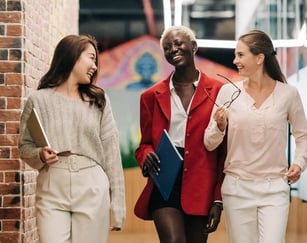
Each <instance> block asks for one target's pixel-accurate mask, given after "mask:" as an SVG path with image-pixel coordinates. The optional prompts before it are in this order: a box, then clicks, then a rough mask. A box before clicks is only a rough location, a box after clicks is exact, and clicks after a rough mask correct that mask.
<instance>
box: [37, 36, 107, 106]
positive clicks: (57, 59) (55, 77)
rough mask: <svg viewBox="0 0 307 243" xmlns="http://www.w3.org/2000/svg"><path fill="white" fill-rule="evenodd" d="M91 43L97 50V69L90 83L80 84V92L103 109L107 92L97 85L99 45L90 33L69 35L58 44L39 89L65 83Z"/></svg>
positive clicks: (87, 99)
mask: <svg viewBox="0 0 307 243" xmlns="http://www.w3.org/2000/svg"><path fill="white" fill-rule="evenodd" d="M88 44H91V45H92V46H93V47H94V49H95V52H96V60H95V64H96V66H97V70H96V71H95V73H94V74H93V76H92V77H91V81H90V83H89V84H79V88H78V90H79V94H80V96H81V99H82V100H83V101H89V103H90V105H92V104H94V105H96V106H97V107H98V108H99V109H101V111H103V110H104V107H105V104H106V98H105V92H104V90H103V89H101V88H100V87H98V86H96V85H95V80H96V77H97V72H98V70H99V65H98V54H99V53H98V47H97V42H96V40H95V38H94V37H92V36H88V35H68V36H66V37H64V38H63V39H62V40H61V41H60V42H59V43H58V44H57V46H56V48H55V51H54V54H53V58H52V61H51V65H50V67H49V70H48V71H47V73H46V74H45V75H43V77H42V78H41V79H40V81H39V85H38V88H37V89H45V88H53V87H57V86H59V85H60V84H62V83H64V82H65V81H66V80H67V79H68V77H69V75H70V73H71V71H72V70H73V68H74V66H75V63H76V62H77V60H78V59H79V57H80V55H81V54H82V52H83V51H84V50H85V49H86V47H87V45H88Z"/></svg>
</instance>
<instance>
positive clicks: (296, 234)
mask: <svg viewBox="0 0 307 243" xmlns="http://www.w3.org/2000/svg"><path fill="white" fill-rule="evenodd" d="M124 172H125V181H126V183H125V184H126V195H127V196H126V201H127V202H126V205H127V217H126V224H125V227H124V230H123V231H117V232H111V233H110V237H109V241H108V243H124V242H125V243H159V239H158V237H157V234H156V231H155V228H154V225H153V222H152V221H143V220H140V219H139V218H137V217H136V216H135V215H134V213H133V208H134V205H135V202H136V199H137V198H138V196H139V194H140V193H141V191H142V189H143V187H144V184H145V182H146V180H145V179H144V177H142V176H141V173H140V171H139V169H138V168H134V169H129V170H128V169H127V170H125V171H124ZM208 243H228V239H227V234H226V226H225V219H224V214H222V218H221V223H220V224H219V227H218V229H217V231H216V232H214V233H212V234H210V235H209V239H208ZM247 243H248V242H247ZM272 243H275V242H272ZM286 243H307V203H302V201H301V200H299V199H298V198H294V197H293V198H292V200H291V204H290V212H289V219H288V228H287V235H286Z"/></svg>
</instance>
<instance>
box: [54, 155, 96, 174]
mask: <svg viewBox="0 0 307 243" xmlns="http://www.w3.org/2000/svg"><path fill="white" fill-rule="evenodd" d="M96 165H97V163H96V162H95V161H93V160H91V159H89V158H87V157H84V156H78V155H70V156H59V161H58V162H56V163H54V164H52V165H50V166H49V167H50V168H60V169H67V170H69V171H72V172H78V171H79V170H83V169H87V168H90V167H93V166H96Z"/></svg>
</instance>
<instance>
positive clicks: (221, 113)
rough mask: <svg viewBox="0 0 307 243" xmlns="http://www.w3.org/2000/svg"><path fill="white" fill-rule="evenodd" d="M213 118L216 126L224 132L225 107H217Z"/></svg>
mask: <svg viewBox="0 0 307 243" xmlns="http://www.w3.org/2000/svg"><path fill="white" fill-rule="evenodd" d="M213 118H214V120H215V121H216V124H217V127H218V128H219V129H220V131H221V132H224V131H225V129H226V127H227V109H226V108H224V107H219V108H217V110H216V112H215V114H214V115H213Z"/></svg>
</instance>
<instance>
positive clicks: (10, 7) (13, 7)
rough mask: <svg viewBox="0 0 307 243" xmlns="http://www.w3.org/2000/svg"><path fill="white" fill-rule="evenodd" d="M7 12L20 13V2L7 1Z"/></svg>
mask: <svg viewBox="0 0 307 243" xmlns="http://www.w3.org/2000/svg"><path fill="white" fill-rule="evenodd" d="M7 11H21V3H20V1H16V0H15V1H7Z"/></svg>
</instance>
